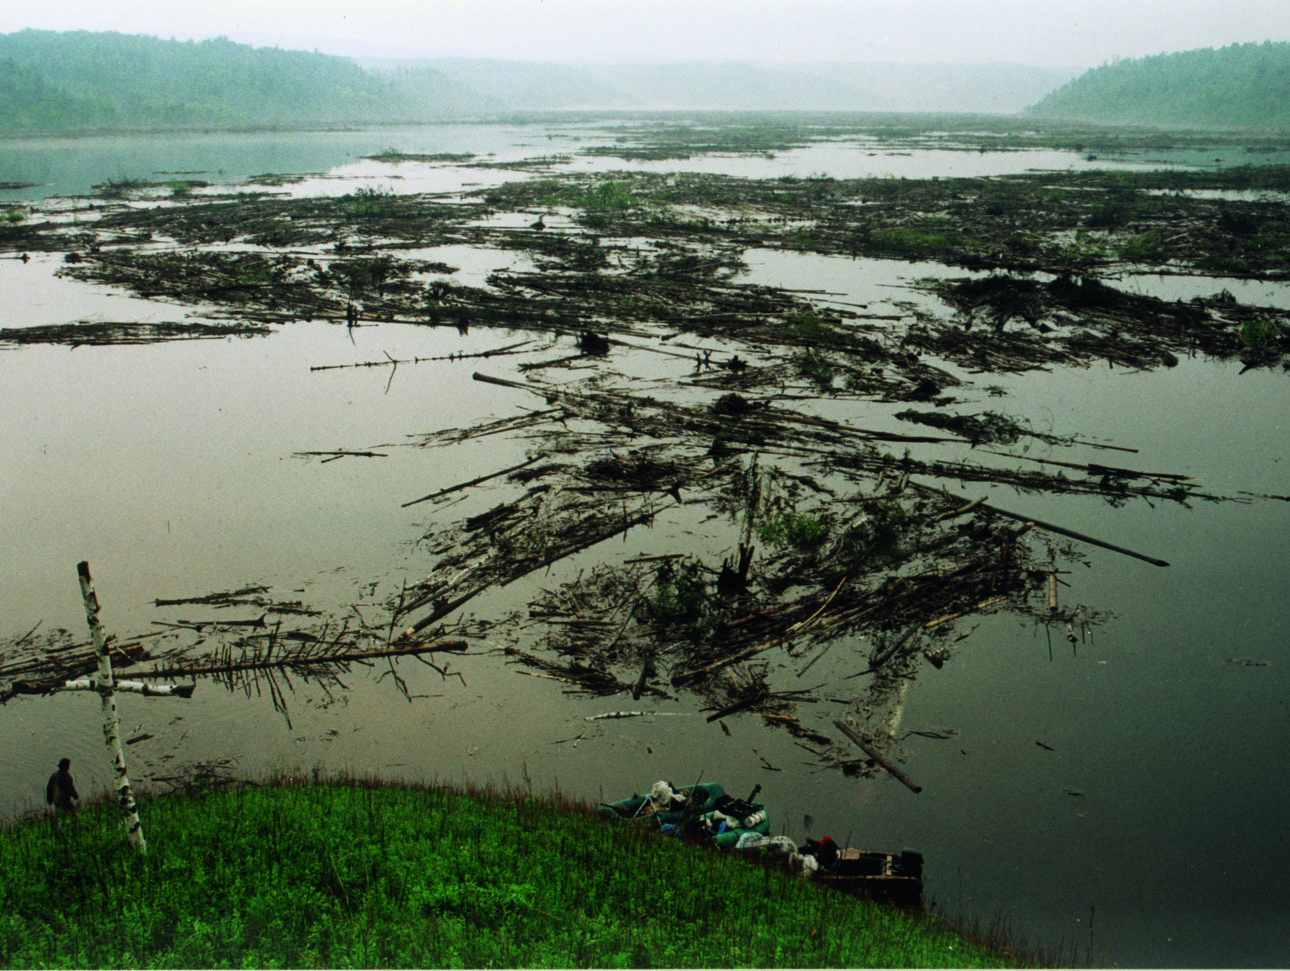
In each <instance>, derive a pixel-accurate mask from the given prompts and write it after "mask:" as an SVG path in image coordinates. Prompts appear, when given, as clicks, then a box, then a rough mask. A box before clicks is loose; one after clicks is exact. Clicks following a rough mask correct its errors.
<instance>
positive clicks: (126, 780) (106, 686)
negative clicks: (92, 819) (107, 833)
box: [76, 560, 148, 853]
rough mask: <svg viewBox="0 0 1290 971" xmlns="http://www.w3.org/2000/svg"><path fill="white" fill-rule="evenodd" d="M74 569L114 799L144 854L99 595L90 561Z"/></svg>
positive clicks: (139, 849) (128, 831) (126, 826)
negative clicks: (93, 657)
mask: <svg viewBox="0 0 1290 971" xmlns="http://www.w3.org/2000/svg"><path fill="white" fill-rule="evenodd" d="M76 572H77V575H78V576H79V577H80V581H81V598H82V599H83V600H84V601H85V619H86V621H87V622H88V623H89V626H90V637H91V638H92V639H93V641H94V653H95V654H97V655H98V659H99V676H98V691H99V698H100V699H101V701H102V707H103V739H104V741H105V742H106V743H107V750H108V758H109V759H110V760H111V761H112V773H113V778H114V779H115V783H114V784H115V787H116V801H117V805H118V806H119V807H120V809H121V820H122V822H124V824H125V832H126V836H127V837H128V838H129V840H130V842H131V844H133V845H134V848H135V849H136V850H138V851H139V852H140V853H146V852H148V844H147V843H145V842H144V839H143V824H142V823H141V822H139V811H138V807H136V806H135V803H134V792H133V791H132V790H131V789H130V777H129V775H128V774H127V773H126V769H125V752H124V750H123V749H122V748H121V728H120V721H119V719H118V718H117V713H116V682H115V681H114V680H113V677H112V658H111V657H109V656H108V651H107V638H105V637H104V636H103V625H102V624H100V623H99V598H98V596H97V595H96V594H95V593H94V586H93V584H92V582H91V580H90V565H89V563H87V562H86V561H84V560H82V561H81V562H80V563H78V564H77V565H76Z"/></svg>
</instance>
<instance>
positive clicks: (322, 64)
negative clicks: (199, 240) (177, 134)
mask: <svg viewBox="0 0 1290 971" xmlns="http://www.w3.org/2000/svg"><path fill="white" fill-rule="evenodd" d="M495 108H496V104H495V103H494V102H492V101H491V99H488V98H486V97H484V96H481V95H479V94H477V93H475V92H473V91H471V90H469V89H468V88H465V87H464V86H462V85H460V84H459V83H457V82H455V81H451V80H449V79H448V78H447V77H445V76H444V75H443V74H441V73H440V72H437V71H434V70H430V69H422V70H417V71H403V72H399V73H397V74H392V75H377V74H374V73H371V72H368V71H364V70H362V69H361V68H360V67H358V66H357V65H356V64H355V63H354V62H353V61H351V60H348V59H346V58H341V57H331V56H328V55H324V54H313V53H306V52H304V51H286V50H279V49H277V48H255V47H250V46H247V45H245V44H235V43H233V42H232V41H229V40H225V39H222V38H221V39H217V40H206V41H185V42H180V41H173V40H159V39H157V38H152V37H141V36H134V35H127V34H117V33H91V32H88V31H74V32H66V33H58V32H52V31H36V30H24V31H20V32H18V33H13V34H4V35H0V132H11V133H12V132H23V131H38V130H54V129H59V130H67V129H71V130H78V129H79V130H85V129H122V128H149V127H199V126H205V125H213V126H240V125H255V126H259V125H301V124H344V123H347V122H360V121H363V122H373V121H420V120H432V119H438V118H446V117H454V116H460V115H462V114H467V113H473V112H479V111H487V110H492V109H495Z"/></svg>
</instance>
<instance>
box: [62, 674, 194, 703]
mask: <svg viewBox="0 0 1290 971" xmlns="http://www.w3.org/2000/svg"><path fill="white" fill-rule="evenodd" d="M113 687H114V688H115V689H116V690H117V691H132V692H134V693H135V694H140V695H144V696H147V697H151V696H153V695H158V696H160V695H173V696H175V697H177V698H189V697H192V693H193V686H192V685H191V684H148V683H147V682H144V681H113ZM57 690H59V691H98V690H99V681H98V679H97V678H77V679H76V680H75V681H64V682H63V683H62V685H61V686H60V687H59V688H58V689H57Z"/></svg>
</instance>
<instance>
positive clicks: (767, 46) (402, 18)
mask: <svg viewBox="0 0 1290 971" xmlns="http://www.w3.org/2000/svg"><path fill="white" fill-rule="evenodd" d="M28 27H31V28H36V29H41V30H116V31H121V32H123V33H131V34H150V35H153V36H159V37H164V38H171V37H173V38H176V39H179V40H202V39H205V38H209V37H219V36H224V37H228V38H230V39H232V40H235V41H240V42H242V43H249V44H254V45H256V46H279V47H292V48H301V49H304V50H319V51H322V52H324V53H329V54H342V55H349V56H356V57H381V56H385V57H441V56H459V57H497V58H505V59H509V60H530V61H558V62H562V63H596V62H600V63H605V62H614V61H647V62H665V61H686V60H741V61H751V62H755V63H766V64H782V63H804V62H811V61H817V62H818V61H860V62H895V63H967V64H981V63H991V62H1004V63H1014V64H1033V65H1041V66H1062V67H1068V66H1070V67H1093V66H1097V65H1099V64H1103V63H1105V62H1107V61H1109V60H1113V59H1115V58H1119V57H1142V56H1145V55H1149V54H1158V53H1163V52H1167V51H1176V50H1188V49H1191V48H1196V47H1221V46H1224V45H1226V44H1231V43H1243V42H1247V41H1263V40H1279V41H1287V40H1290V2H1288V0H88V2H87V0H37V2H31V0H0V33H9V32H11V31H16V30H23V29H25V28H28Z"/></svg>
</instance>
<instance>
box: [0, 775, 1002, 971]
mask: <svg viewBox="0 0 1290 971" xmlns="http://www.w3.org/2000/svg"><path fill="white" fill-rule="evenodd" d="M142 813H143V817H144V826H145V834H146V835H147V838H148V842H149V851H148V854H147V855H146V856H143V857H140V856H136V855H134V854H133V853H132V852H131V851H130V850H129V848H128V847H127V845H126V843H125V839H124V836H123V833H122V829H121V825H120V820H119V816H118V814H117V812H116V809H115V807H114V806H112V805H103V806H98V807H93V808H91V809H88V810H86V811H84V812H82V813H80V814H79V815H77V816H76V817H73V818H70V819H62V820H54V821H51V820H49V819H39V820H35V821H32V822H28V823H25V824H22V825H19V826H16V827H13V828H11V829H8V830H5V831H3V832H0V868H2V869H0V872H2V873H3V874H4V879H3V880H0V914H3V916H0V966H3V967H34V966H40V967H167V966H172V967H193V968H196V967H228V966H254V967H278V966H288V967H301V966H304V967H378V966H395V967H490V966H501V967H647V966H669V967H758V966H806V967H853V968H854V967H1003V966H1016V963H1017V962H1016V960H1015V959H1014V958H1013V957H1012V956H1010V955H1008V954H1006V953H999V952H996V951H991V950H987V949H985V948H981V947H978V946H975V945H973V944H970V943H968V942H967V941H965V940H964V939H963V938H961V937H959V936H957V935H955V934H953V933H952V932H950V931H949V930H947V929H946V928H945V927H944V926H943V925H941V924H940V923H939V922H937V921H935V920H932V919H928V918H919V917H915V916H912V915H908V914H905V913H902V912H900V911H898V910H895V909H891V908H883V907H879V906H876V905H873V904H870V903H868V902H866V901H861V900H856V899H853V898H850V897H847V896H845V895H843V894H840V893H836V892H832V891H828V890H825V889H823V888H819V887H815V886H812V885H809V884H806V883H804V882H803V881H801V880H800V879H798V878H794V877H791V876H788V875H786V874H782V873H779V872H772V871H769V870H766V869H764V868H762V867H759V866H755V865H750V864H748V863H747V862H745V861H742V860H739V859H737V858H734V857H732V856H729V855H725V854H721V853H717V852H715V851H708V850H705V849H701V848H695V847H691V846H687V845H685V844H682V843H680V842H677V841H675V840H668V839H666V838H662V837H655V836H652V835H650V834H645V833H639V832H637V831H636V830H634V829H633V828H631V827H630V826H625V825H613V824H610V823H606V822H604V821H601V820H599V819H596V818H595V817H593V816H590V815H589V814H588V813H585V812H578V811H576V810H575V811H573V812H570V811H569V807H567V806H560V805H557V804H554V803H552V802H549V801H539V800H535V799H529V798H494V797H491V796H472V795H465V794H460V793H456V792H451V791H446V790H442V789H406V788H389V787H383V786H368V785H362V784H340V783H337V784H323V785H309V786H294V785H274V786H262V787H254V788H237V789H228V790H220V791H211V792H206V793H197V794H192V795H188V796H184V797H174V798H168V799H162V800H157V801H151V802H146V803H144V804H143V806H142Z"/></svg>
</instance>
